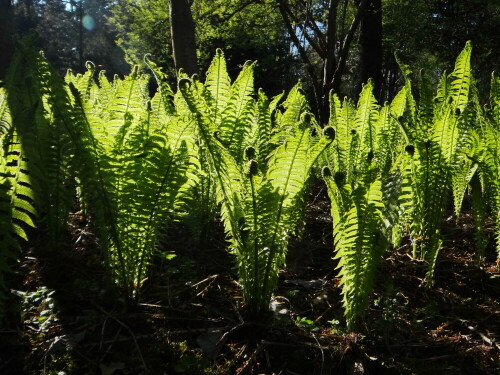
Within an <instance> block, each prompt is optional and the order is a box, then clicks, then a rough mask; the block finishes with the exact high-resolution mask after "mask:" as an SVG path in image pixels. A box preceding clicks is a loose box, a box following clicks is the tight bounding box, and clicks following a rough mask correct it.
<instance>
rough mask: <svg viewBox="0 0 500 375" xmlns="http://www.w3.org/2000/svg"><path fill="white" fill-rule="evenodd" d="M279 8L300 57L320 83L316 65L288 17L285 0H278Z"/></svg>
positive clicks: (315, 79)
mask: <svg viewBox="0 0 500 375" xmlns="http://www.w3.org/2000/svg"><path fill="white" fill-rule="evenodd" d="M278 8H279V11H280V13H281V16H282V17H283V21H284V22H285V26H286V28H287V30H288V33H289V34H290V37H291V38H292V42H293V44H294V45H295V47H296V48H297V50H298V51H299V54H300V57H301V58H302V60H303V61H304V63H305V64H306V65H307V71H308V73H309V75H310V76H311V79H312V80H313V81H314V85H316V84H317V83H318V77H317V75H316V72H315V71H314V65H313V64H312V62H311V60H310V59H309V57H308V56H307V52H306V50H305V48H304V46H303V45H302V43H300V40H299V38H298V37H297V34H296V33H295V30H294V29H293V27H292V23H291V22H290V18H288V12H287V10H286V6H285V4H284V1H283V0H278Z"/></svg>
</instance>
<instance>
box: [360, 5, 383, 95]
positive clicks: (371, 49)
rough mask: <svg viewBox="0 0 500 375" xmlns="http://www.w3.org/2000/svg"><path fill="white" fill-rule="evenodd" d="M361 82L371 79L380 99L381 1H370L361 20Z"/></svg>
mask: <svg viewBox="0 0 500 375" xmlns="http://www.w3.org/2000/svg"><path fill="white" fill-rule="evenodd" d="M360 39H361V82H362V83H366V81H368V79H369V78H372V79H373V83H374V90H373V93H374V95H375V97H376V98H377V100H379V99H380V93H381V91H380V90H381V86H382V1H381V0H371V1H370V4H369V5H368V7H367V8H366V10H365V12H364V14H363V17H362V19H361V35H360Z"/></svg>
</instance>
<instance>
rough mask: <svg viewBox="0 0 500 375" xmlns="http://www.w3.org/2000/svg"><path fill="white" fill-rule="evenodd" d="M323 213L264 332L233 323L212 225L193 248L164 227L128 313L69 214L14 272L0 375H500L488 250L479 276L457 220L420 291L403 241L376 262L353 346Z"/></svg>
mask: <svg viewBox="0 0 500 375" xmlns="http://www.w3.org/2000/svg"><path fill="white" fill-rule="evenodd" d="M328 213H329V203H328V200H327V198H326V196H325V193H324V191H323V190H322V189H321V188H320V187H318V188H317V189H316V190H315V194H314V195H313V197H312V203H310V204H309V205H308V208H307V212H306V215H307V220H306V223H307V224H306V225H305V228H304V231H303V236H302V239H301V240H297V239H295V240H292V241H291V243H290V250H289V256H288V262H287V267H286V268H285V269H283V271H282V274H281V278H280V283H279V288H278V290H277V292H276V297H275V298H274V300H273V302H272V303H273V306H274V307H275V310H276V313H275V314H274V316H273V318H272V319H271V321H270V322H269V323H268V322H257V323H248V322H247V323H245V322H244V321H243V318H242V316H241V311H242V309H241V307H242V305H243V300H242V296H241V290H240V287H239V285H238V283H237V281H236V280H237V278H236V273H235V270H234V269H233V266H232V256H231V255H230V254H228V252H227V251H226V250H225V249H226V247H225V246H226V244H225V241H224V235H223V231H222V228H221V225H220V223H216V225H215V229H214V233H213V234H212V240H211V241H210V242H209V243H206V244H200V243H199V242H198V241H196V240H194V239H193V236H192V235H191V234H190V232H189V231H188V229H187V228H185V227H183V226H182V225H180V224H174V225H172V226H171V227H170V229H169V231H168V233H169V234H168V237H167V238H166V239H165V244H164V246H163V248H162V251H161V252H159V255H158V256H157V257H155V259H154V262H153V265H152V268H151V272H150V274H149V278H148V280H147V281H146V282H145V285H144V288H143V291H142V294H141V298H140V303H139V304H138V306H136V307H127V306H126V304H125V302H124V301H123V300H122V299H121V298H120V295H119V293H117V292H116V291H115V290H114V288H113V287H112V282H111V280H109V279H108V276H107V273H106V272H105V270H104V269H103V268H102V259H101V256H100V254H99V251H98V246H97V244H96V240H95V237H94V236H93V234H92V230H91V223H88V222H87V219H86V218H84V217H82V216H81V215H79V214H73V215H71V217H70V233H69V234H68V238H67V243H66V244H62V246H60V247H61V248H62V249H63V250H59V251H54V250H51V249H48V248H47V245H46V243H45V242H44V241H43V240H42V239H41V237H42V236H39V238H38V239H35V240H33V241H32V242H31V243H30V244H29V246H27V247H26V249H25V251H24V254H23V256H22V259H21V261H20V262H19V263H18V264H15V265H13V269H14V270H15V272H14V273H13V274H12V275H10V278H9V280H8V282H9V286H10V288H11V289H12V290H13V291H14V293H13V295H12V297H11V300H10V301H9V303H8V306H9V308H8V311H7V312H6V325H5V326H6V327H7V328H3V329H2V331H1V332H0V374H61V375H62V374H102V375H113V374H114V375H119V374H126V375H129V374H146V373H148V374H291V375H294V374H301V375H302V374H304V375H305V374H318V375H319V374H324V375H326V374H500V298H499V297H500V275H499V274H498V272H497V265H496V264H495V259H496V254H495V249H494V243H493V240H492V241H491V244H490V246H489V247H488V248H487V253H486V258H485V259H484V261H482V262H481V263H480V264H478V263H477V262H476V259H475V246H474V227H473V223H472V219H471V215H470V213H469V212H465V213H464V214H463V216H462V217H461V218H460V220H459V221H458V223H456V221H455V220H454V219H449V220H448V219H447V220H444V221H443V235H444V242H443V248H442V250H441V252H440V254H439V258H438V265H437V269H436V280H435V285H434V286H433V287H432V288H426V287H425V286H424V285H423V283H422V281H423V278H424V275H425V264H423V263H422V262H420V261H417V260H414V259H412V258H411V245H410V243H409V241H408V240H406V241H403V243H402V245H401V247H399V248H397V249H393V250H391V251H389V252H388V253H387V256H386V257H385V260H384V261H383V263H382V264H381V266H380V268H379V272H378V276H377V280H376V286H375V292H374V294H373V298H372V302H371V304H370V307H369V311H368V313H367V315H366V317H365V320H364V322H363V324H362V327H361V330H360V332H361V333H357V334H353V333H347V332H346V331H345V321H344V319H343V316H342V314H343V311H342V307H341V291H340V288H339V286H338V284H339V280H338V278H337V277H336V276H337V275H336V271H335V266H336V262H335V261H334V260H332V259H331V258H332V255H333V251H332V243H333V239H332V230H331V228H332V223H331V219H330V216H329V214H328ZM489 234H490V236H492V233H491V229H489ZM166 252H175V254H177V256H176V257H175V258H173V259H171V260H167V259H166V258H165V257H164V256H162V255H161V254H164V253H166Z"/></svg>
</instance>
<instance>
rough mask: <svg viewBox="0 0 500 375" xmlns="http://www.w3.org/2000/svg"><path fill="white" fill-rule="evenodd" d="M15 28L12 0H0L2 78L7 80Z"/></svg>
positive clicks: (0, 73) (0, 78)
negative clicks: (6, 75)
mask: <svg viewBox="0 0 500 375" xmlns="http://www.w3.org/2000/svg"><path fill="white" fill-rule="evenodd" d="M13 33H14V28H13V25H12V5H11V0H0V80H1V81H4V80H5V74H6V72H7V69H8V67H9V65H10V60H11V59H12V54H13V53H14V45H13V41H12V36H13Z"/></svg>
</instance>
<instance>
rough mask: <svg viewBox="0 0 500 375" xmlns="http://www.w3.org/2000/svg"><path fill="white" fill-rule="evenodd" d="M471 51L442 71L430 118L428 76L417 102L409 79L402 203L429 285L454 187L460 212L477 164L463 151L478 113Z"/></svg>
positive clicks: (402, 166) (415, 249) (401, 169)
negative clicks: (425, 265)
mask: <svg viewBox="0 0 500 375" xmlns="http://www.w3.org/2000/svg"><path fill="white" fill-rule="evenodd" d="M470 55H471V45H470V43H467V45H466V46H465V48H464V50H463V51H462V53H461V54H460V55H459V56H458V58H457V61H456V64H455V69H454V70H453V72H452V73H451V74H450V75H446V74H445V75H443V78H442V79H441V81H440V83H439V85H438V89H437V95H436V97H435V98H434V103H433V106H432V108H433V110H432V120H431V112H430V108H431V105H430V102H429V95H428V88H427V87H426V86H425V85H426V83H425V77H424V78H423V79H422V81H423V85H424V86H425V87H423V88H422V90H423V93H422V95H421V99H420V103H418V104H417V102H416V101H415V100H414V99H413V97H412V95H411V83H410V80H409V78H408V76H407V75H406V78H405V79H406V84H405V87H406V88H407V89H406V90H407V101H408V110H407V114H406V115H405V117H403V118H402V119H401V125H402V128H403V129H404V131H405V135H406V138H407V139H408V142H409V143H410V144H409V145H408V146H407V147H406V150H407V156H406V157H404V158H402V159H401V161H402V163H401V164H400V168H399V171H400V173H401V174H402V176H403V180H402V181H403V187H402V189H403V194H402V195H401V200H400V202H401V206H402V207H403V208H406V209H408V208H410V210H411V218H410V220H409V221H410V225H411V233H412V241H413V245H414V252H413V255H414V256H415V257H417V258H420V259H424V260H426V261H427V262H428V264H429V268H428V272H427V283H428V284H431V283H432V279H433V273H434V268H435V262H436V259H437V254H438V251H439V248H440V245H441V236H440V230H439V228H440V223H441V218H442V215H443V210H444V207H445V204H446V201H447V198H448V196H449V194H450V191H453V195H454V200H455V207H456V211H457V213H458V212H459V211H460V206H461V202H462V198H463V195H464V193H465V189H466V186H467V184H468V183H469V180H470V178H471V177H472V175H473V174H474V168H475V167H474V165H473V164H474V163H472V162H471V160H470V158H468V157H467V154H466V153H465V152H464V150H465V148H466V146H467V145H468V144H469V137H470V131H471V129H472V125H473V122H474V113H475V108H474V106H473V105H470V104H468V103H469V101H470V97H471V95H472V94H471V87H473V81H472V77H471V71H470ZM406 71H407V69H406ZM406 217H407V218H408V217H409V215H406Z"/></svg>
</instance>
